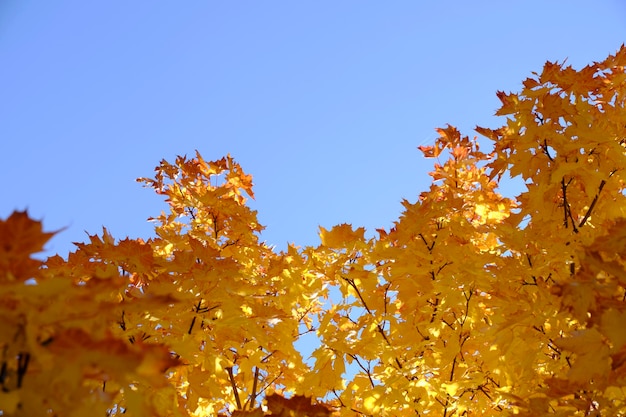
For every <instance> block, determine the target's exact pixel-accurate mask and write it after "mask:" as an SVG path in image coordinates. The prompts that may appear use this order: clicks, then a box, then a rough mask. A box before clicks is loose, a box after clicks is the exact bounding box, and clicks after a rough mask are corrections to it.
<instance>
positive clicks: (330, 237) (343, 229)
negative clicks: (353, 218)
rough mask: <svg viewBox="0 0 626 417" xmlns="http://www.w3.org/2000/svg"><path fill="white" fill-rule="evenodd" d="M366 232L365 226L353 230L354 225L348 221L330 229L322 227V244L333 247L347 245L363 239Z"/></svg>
mask: <svg viewBox="0 0 626 417" xmlns="http://www.w3.org/2000/svg"><path fill="white" fill-rule="evenodd" d="M364 234H365V229H364V228H363V227H359V228H358V229H356V230H352V226H351V225H349V224H346V223H344V224H340V225H338V226H334V227H333V228H332V229H330V230H326V229H324V228H323V227H320V238H321V240H322V245H324V246H328V247H331V248H339V247H342V246H345V245H349V244H353V243H354V242H356V241H359V240H363V239H364Z"/></svg>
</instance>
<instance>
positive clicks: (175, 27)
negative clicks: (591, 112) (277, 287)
mask: <svg viewBox="0 0 626 417" xmlns="http://www.w3.org/2000/svg"><path fill="white" fill-rule="evenodd" d="M625 40H626V2H624V1H623V0H598V1H594V2H591V1H589V0H586V1H576V0H569V1H564V0H554V1H548V0H542V1H539V0H525V1H521V0H520V1H495V0H494V1H479V0H473V1H461V0H457V1H418V0H411V1H400V0H399V1H388V2H382V1H353V0H336V1H271V0H263V1H261V0H257V1H209V0H205V1H200V0H188V1H177V2H171V1H154V0H150V1H148V0H145V1H144V0H133V1H126V0H124V1H122V0H107V1H85V0H54V1H36V0H0V170H1V171H0V173H1V174H0V175H1V178H2V192H1V194H0V218H5V217H6V216H8V215H9V214H10V213H11V212H12V211H13V210H15V209H20V210H23V209H28V210H29V212H30V213H31V214H32V215H33V216H34V217H36V218H38V219H43V221H44V226H45V228H46V229H47V230H53V229H60V228H64V227H65V228H66V230H65V231H64V232H62V233H60V234H59V235H58V236H57V237H55V238H54V239H53V240H52V242H51V244H50V245H49V246H48V249H49V253H56V252H60V253H67V251H68V250H70V248H71V247H72V245H71V242H72V241H84V240H85V238H86V235H85V231H88V232H90V233H92V234H93V233H99V232H100V231H101V228H102V226H106V227H107V228H108V229H109V230H110V231H111V232H112V234H113V235H114V236H115V237H117V238H124V237H126V236H130V237H144V238H145V237H149V236H150V234H151V231H152V225H151V224H150V223H147V222H146V219H147V218H148V217H149V216H152V215H158V214H159V213H160V211H161V210H162V209H163V207H164V206H163V204H162V203H161V199H160V198H159V197H157V196H156V195H154V194H153V193H152V192H151V191H150V190H147V189H143V188H142V187H141V185H140V184H138V183H136V182H135V181H134V180H135V178H137V177H140V176H151V175H152V173H153V168H154V166H156V165H157V164H158V162H159V161H160V160H161V159H163V158H165V159H168V160H173V159H174V158H175V156H176V155H179V154H187V155H190V156H191V155H193V154H194V151H195V150H196V149H197V150H199V151H200V153H201V154H202V155H203V156H204V157H205V159H207V160H210V159H216V158H220V157H222V156H224V155H225V154H227V153H230V154H231V155H233V157H234V158H235V159H236V160H238V161H239V162H240V163H241V164H242V165H243V167H244V169H245V170H246V171H247V172H248V173H250V174H252V175H253V176H254V179H255V184H256V187H255V190H256V194H257V199H256V201H255V202H253V206H254V208H255V209H257V210H258V211H259V217H260V221H261V223H262V224H264V225H266V226H267V229H266V231H265V232H264V234H263V238H264V239H265V240H267V241H268V243H272V244H276V245H277V246H278V247H279V248H284V247H285V245H286V242H295V243H296V244H298V245H308V244H317V243H318V242H319V239H318V236H317V230H318V225H322V226H324V227H327V228H328V227H331V226H332V225H334V224H337V223H343V222H347V223H352V224H354V225H358V226H365V227H366V228H368V229H369V230H373V229H374V228H376V227H389V226H390V225H391V224H392V222H393V220H395V219H396V218H397V216H398V215H399V213H400V211H401V205H400V201H401V200H402V199H403V198H406V199H408V200H410V201H415V199H416V198H417V196H418V194H419V193H420V192H421V191H423V190H425V189H426V188H427V187H428V185H429V177H428V176H427V172H428V171H429V170H430V167H431V164H432V161H429V160H424V159H422V158H421V153H420V152H419V151H418V150H417V149H416V147H417V146H418V145H424V144H427V143H430V142H432V141H433V139H434V138H435V137H436V133H435V131H434V128H435V127H438V126H443V125H445V124H446V123H450V124H453V125H456V126H458V127H459V128H460V129H462V131H463V132H464V133H465V134H468V135H471V136H473V135H474V133H473V131H472V129H473V127H474V126H475V125H477V124H478V125H483V126H488V127H496V126H498V125H500V124H501V123H503V122H504V120H502V119H500V118H496V117H494V116H493V114H494V112H495V110H496V109H497V107H498V105H499V101H498V99H497V98H496V96H495V92H496V90H505V91H517V90H519V89H520V87H521V82H522V80H523V79H524V78H526V77H527V76H529V75H530V73H531V71H540V70H541V68H542V65H543V63H544V62H545V61H546V60H552V61H554V60H559V61H562V60H563V59H565V58H567V60H568V62H569V63H571V64H572V65H574V66H575V67H581V66H584V65H585V64H587V63H590V62H591V61H599V60H602V59H603V58H605V57H606V56H607V55H608V54H610V53H613V52H615V51H616V50H617V49H618V48H619V46H620V45H621V44H622V43H623V42H624V41H625Z"/></svg>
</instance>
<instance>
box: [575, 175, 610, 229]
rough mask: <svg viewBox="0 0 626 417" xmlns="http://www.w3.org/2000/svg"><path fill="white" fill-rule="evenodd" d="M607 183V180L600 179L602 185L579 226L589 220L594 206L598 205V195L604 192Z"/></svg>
mask: <svg viewBox="0 0 626 417" xmlns="http://www.w3.org/2000/svg"><path fill="white" fill-rule="evenodd" d="M611 175H613V173H611ZM605 185H606V181H604V180H602V181H600V186H599V187H598V192H597V193H596V195H595V197H593V201H592V202H591V205H590V206H589V208H588V209H587V212H586V213H585V216H584V217H583V219H582V220H581V221H580V224H579V225H578V227H583V226H584V225H585V223H587V220H588V219H589V217H590V216H591V212H592V211H593V209H594V207H595V206H596V203H597V202H598V197H600V193H601V192H602V189H603V188H604V186H605Z"/></svg>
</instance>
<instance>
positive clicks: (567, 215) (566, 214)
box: [561, 177, 578, 233]
mask: <svg viewBox="0 0 626 417" xmlns="http://www.w3.org/2000/svg"><path fill="white" fill-rule="evenodd" d="M568 185H569V182H568V183H567V184H565V177H563V178H561V190H562V192H563V226H565V228H566V229H567V227H568V225H569V221H568V219H569V220H571V221H572V228H573V230H574V233H578V228H577V227H576V223H575V222H574V218H573V217H572V210H571V207H570V205H569V202H568V201H567V186H568Z"/></svg>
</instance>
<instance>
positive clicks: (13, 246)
mask: <svg viewBox="0 0 626 417" xmlns="http://www.w3.org/2000/svg"><path fill="white" fill-rule="evenodd" d="M55 233H57V232H43V229H42V225H41V222H40V221H35V220H32V219H31V218H30V217H29V216H28V213H27V212H26V211H14V212H13V213H12V214H11V215H10V216H9V217H8V218H7V219H6V220H0V271H3V272H4V273H3V274H2V275H0V280H2V281H4V280H9V281H12V280H14V279H17V280H26V279H29V278H32V277H33V275H34V274H36V272H37V268H38V267H39V266H40V265H41V262H40V261H37V260H34V259H32V258H31V255H32V254H35V253H38V252H41V251H42V250H43V247H44V245H45V243H46V242H47V241H48V240H49V239H50V238H51V237H52V236H53V235H54V234H55Z"/></svg>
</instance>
